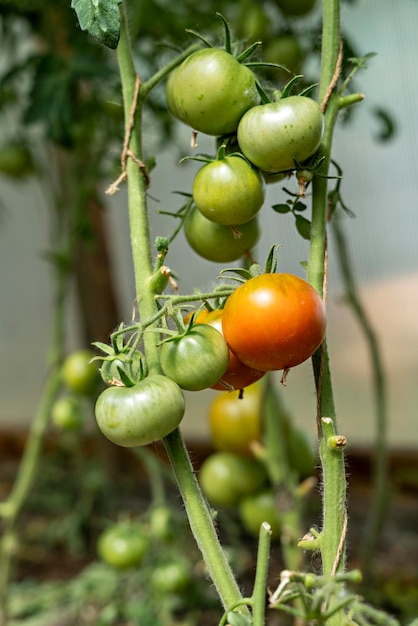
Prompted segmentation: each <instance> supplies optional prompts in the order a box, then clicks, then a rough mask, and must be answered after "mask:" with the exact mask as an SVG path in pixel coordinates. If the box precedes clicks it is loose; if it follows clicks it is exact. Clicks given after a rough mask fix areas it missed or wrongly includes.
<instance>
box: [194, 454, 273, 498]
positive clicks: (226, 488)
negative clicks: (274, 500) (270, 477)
mask: <svg viewBox="0 0 418 626" xmlns="http://www.w3.org/2000/svg"><path fill="white" fill-rule="evenodd" d="M199 479H200V486H201V488H202V491H203V493H204V494H205V496H206V497H207V499H208V500H209V502H210V503H211V504H213V505H214V506H221V507H228V506H236V505H237V504H238V502H239V501H240V500H241V499H242V498H243V497H244V496H246V495H249V494H251V493H254V492H256V491H258V490H259V489H261V487H262V486H263V485H264V484H265V483H266V482H267V474H266V470H265V468H264V466H263V465H262V464H261V463H260V462H259V461H257V460H256V459H253V458H246V457H243V456H240V455H238V454H233V453H231V452H214V453H213V454H211V455H210V456H208V457H207V458H206V459H205V460H204V461H203V463H202V465H201V467H200V474H199Z"/></svg>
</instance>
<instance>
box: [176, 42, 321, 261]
mask: <svg viewBox="0 0 418 626" xmlns="http://www.w3.org/2000/svg"><path fill="white" fill-rule="evenodd" d="M288 43H289V42H287V43H286V45H287V47H288ZM269 54H272V51H270V53H269ZM279 54H281V53H280V51H279ZM241 57H244V58H245V54H242V55H241ZM241 57H238V58H236V57H234V56H233V55H232V54H231V53H230V52H229V51H227V50H221V49H219V48H207V49H203V50H199V51H198V52H195V53H193V54H191V55H190V56H189V57H188V58H187V59H186V60H185V61H183V63H182V64H181V65H180V66H178V67H177V68H176V69H175V70H174V71H173V72H172V73H171V75H170V76H169V79H168V81H167V84H166V99H167V105H168V108H169V110H170V111H171V113H172V114H173V115H174V116H175V117H177V118H178V119H179V120H181V121H182V122H183V123H185V124H187V125H189V126H190V127H191V129H193V131H195V132H202V133H205V134H208V135H214V136H216V137H217V143H218V145H219V146H220V148H219V149H218V153H217V156H216V158H214V159H213V160H210V159H208V158H205V159H203V158H200V160H206V161H208V162H207V163H206V164H205V165H203V166H202V167H201V168H200V170H199V171H198V172H197V174H196V176H195V178H194V182H193V193H192V196H193V204H192V205H191V206H189V210H188V211H187V213H186V215H185V219H184V234H185V237H186V239H187V241H188V243H189V245H190V246H191V248H192V249H193V250H194V251H195V252H196V253H197V254H199V255H200V256H202V257H203V258H205V259H207V260H210V261H214V262H220V263H222V262H230V261H235V260H237V259H239V258H241V257H242V256H244V255H246V254H247V255H248V254H249V253H250V251H251V249H252V248H253V247H254V246H255V244H256V243H257V241H258V239H259V236H260V227H259V222H258V213H259V211H260V209H261V208H262V206H263V203H264V197H265V191H264V183H265V182H275V181H276V180H280V179H281V178H283V174H284V173H288V172H292V171H293V170H295V169H296V168H298V167H300V164H303V163H304V162H306V160H308V159H309V158H310V157H312V156H313V155H314V154H315V153H316V151H317V150H318V148H319V145H320V142H321V138H322V133H323V114H322V111H321V109H320V107H319V105H318V103H317V102H315V101H314V100H313V99H311V98H309V97H307V96H304V95H298V96H297V95H296V96H294V95H293V96H291V95H289V93H287V92H286V93H285V94H283V95H282V96H281V97H280V99H278V100H275V101H267V102H266V101H265V99H263V102H261V95H260V94H261V93H262V89H261V86H260V85H259V82H258V78H257V77H256V75H255V74H254V73H253V71H252V70H251V69H250V68H249V67H248V66H246V65H245V64H244V62H243V60H242V58H241ZM264 95H266V94H264ZM266 97H267V96H266Z"/></svg>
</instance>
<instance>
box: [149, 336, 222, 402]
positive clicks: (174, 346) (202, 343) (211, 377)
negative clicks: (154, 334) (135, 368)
mask: <svg viewBox="0 0 418 626" xmlns="http://www.w3.org/2000/svg"><path fill="white" fill-rule="evenodd" d="M160 362H161V368H162V370H163V372H164V374H165V375H166V376H168V377H169V378H171V379H172V380H174V381H175V382H176V383H177V384H178V385H180V387H181V388H182V389H187V390H188V391H200V390H201V389H207V388H208V387H211V386H212V385H214V384H215V383H216V382H218V380H219V379H220V378H221V377H222V374H224V372H225V371H226V368H227V367H228V363H229V348H228V346H227V345H226V341H225V339H224V338H223V336H222V334H221V333H220V332H219V331H218V330H216V328H213V326H208V325H207V324H197V325H195V326H192V328H190V329H189V330H188V331H187V332H186V333H185V334H184V335H181V336H178V337H174V338H172V339H169V340H168V341H165V342H164V343H163V344H162V345H161V348H160Z"/></svg>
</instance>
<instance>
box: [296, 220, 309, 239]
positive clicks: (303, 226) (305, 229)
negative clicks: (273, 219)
mask: <svg viewBox="0 0 418 626" xmlns="http://www.w3.org/2000/svg"><path fill="white" fill-rule="evenodd" d="M295 218H296V228H297V231H298V233H299V235H300V236H301V237H303V238H304V239H310V238H311V223H310V221H309V220H307V219H306V217H302V215H295Z"/></svg>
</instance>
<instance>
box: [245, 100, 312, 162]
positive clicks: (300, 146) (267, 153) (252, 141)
mask: <svg viewBox="0 0 418 626" xmlns="http://www.w3.org/2000/svg"><path fill="white" fill-rule="evenodd" d="M323 129H324V118H323V114H322V111H321V109H320V107H319V105H318V103H317V102H315V100H312V99H311V98H307V97H306V96H289V97H288V98H282V99H280V100H278V101H276V102H269V103H268V104H260V105H258V106H255V107H253V108H252V109H250V110H249V111H247V113H245V114H244V116H243V117H242V119H241V121H240V123H239V126H238V143H239V146H240V148H241V150H242V152H243V154H244V155H245V156H246V157H247V159H248V160H249V161H251V163H253V164H254V165H255V166H256V167H258V168H259V169H261V170H264V171H266V172H280V171H284V170H292V169H294V168H295V160H296V161H297V162H298V163H303V161H305V160H306V159H307V158H308V157H310V156H312V155H313V154H314V153H315V152H316V151H317V149H318V148H319V144H320V142H321V138H322V133H323Z"/></svg>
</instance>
